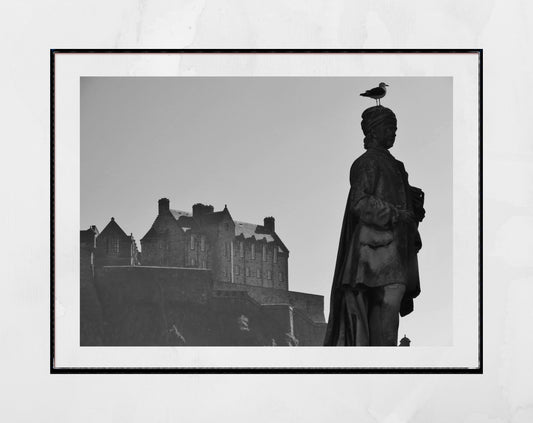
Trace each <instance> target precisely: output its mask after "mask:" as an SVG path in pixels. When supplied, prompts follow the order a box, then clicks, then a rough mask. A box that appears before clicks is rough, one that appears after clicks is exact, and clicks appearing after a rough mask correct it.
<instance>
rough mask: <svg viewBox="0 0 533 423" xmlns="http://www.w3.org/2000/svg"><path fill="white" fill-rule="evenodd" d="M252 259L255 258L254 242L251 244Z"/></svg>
mask: <svg viewBox="0 0 533 423" xmlns="http://www.w3.org/2000/svg"><path fill="white" fill-rule="evenodd" d="M252 260H255V244H252Z"/></svg>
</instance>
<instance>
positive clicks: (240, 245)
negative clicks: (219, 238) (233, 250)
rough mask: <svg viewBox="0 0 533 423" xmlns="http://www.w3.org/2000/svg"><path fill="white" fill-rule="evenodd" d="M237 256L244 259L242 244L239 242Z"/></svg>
mask: <svg viewBox="0 0 533 423" xmlns="http://www.w3.org/2000/svg"><path fill="white" fill-rule="evenodd" d="M239 256H240V257H244V242H242V241H241V242H239Z"/></svg>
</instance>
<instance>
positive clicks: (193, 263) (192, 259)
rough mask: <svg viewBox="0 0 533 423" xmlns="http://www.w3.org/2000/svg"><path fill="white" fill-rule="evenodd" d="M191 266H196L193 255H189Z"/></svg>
mask: <svg viewBox="0 0 533 423" xmlns="http://www.w3.org/2000/svg"><path fill="white" fill-rule="evenodd" d="M191 266H196V260H195V259H194V257H191Z"/></svg>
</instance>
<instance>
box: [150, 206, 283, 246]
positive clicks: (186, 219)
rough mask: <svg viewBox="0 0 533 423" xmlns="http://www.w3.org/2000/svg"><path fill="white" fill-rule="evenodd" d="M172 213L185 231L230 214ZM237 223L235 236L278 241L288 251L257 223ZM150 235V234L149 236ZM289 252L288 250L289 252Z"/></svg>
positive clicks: (171, 210) (177, 211)
mask: <svg viewBox="0 0 533 423" xmlns="http://www.w3.org/2000/svg"><path fill="white" fill-rule="evenodd" d="M170 213H171V214H172V216H173V217H174V219H176V221H177V222H178V225H179V226H180V227H181V228H182V229H183V230H184V231H185V232H187V231H189V230H191V229H194V230H199V229H201V227H202V226H204V225H212V224H217V223H219V222H220V221H222V219H223V217H224V216H225V215H226V213H228V214H229V212H228V211H227V209H224V210H222V211H218V212H212V213H205V214H202V215H200V216H196V217H193V215H192V214H191V213H190V212H186V211H183V210H173V209H170ZM234 222H235V236H243V237H244V238H245V239H251V238H252V237H253V238H255V239H256V240H257V241H263V240H264V241H266V242H274V241H277V242H279V244H280V245H281V247H282V249H283V250H287V248H286V247H285V245H284V244H283V242H281V240H280V239H279V237H278V236H277V235H276V234H273V233H270V232H268V231H266V230H265V228H264V226H262V225H257V224H255V223H248V222H240V221H234ZM147 235H148V234H147ZM287 251H288V250H287Z"/></svg>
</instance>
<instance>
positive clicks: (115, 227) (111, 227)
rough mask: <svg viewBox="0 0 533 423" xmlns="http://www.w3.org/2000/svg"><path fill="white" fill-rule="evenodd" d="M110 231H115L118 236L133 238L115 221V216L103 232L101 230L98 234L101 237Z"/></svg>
mask: <svg viewBox="0 0 533 423" xmlns="http://www.w3.org/2000/svg"><path fill="white" fill-rule="evenodd" d="M108 233H115V234H118V236H120V237H121V238H128V239H132V238H131V237H130V236H129V235H127V234H126V232H124V231H123V230H122V228H121V227H120V226H119V225H118V223H117V222H115V218H114V217H112V218H111V221H110V222H109V223H108V224H107V226H106V227H105V228H104V229H103V230H102V232H100V234H99V235H98V236H99V237H101V236H105V235H107V234H108Z"/></svg>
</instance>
